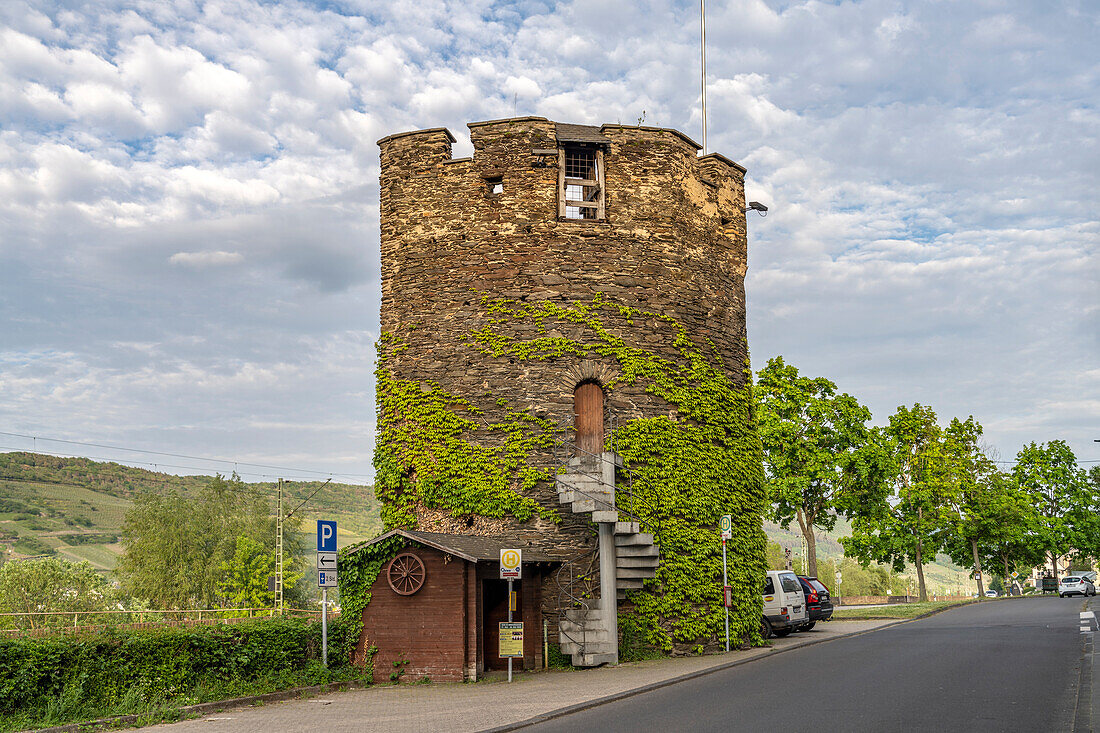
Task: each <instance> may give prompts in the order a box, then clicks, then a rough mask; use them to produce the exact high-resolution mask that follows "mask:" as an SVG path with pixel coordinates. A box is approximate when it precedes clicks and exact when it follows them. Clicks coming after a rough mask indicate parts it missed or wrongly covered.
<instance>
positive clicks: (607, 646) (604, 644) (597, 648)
mask: <svg viewBox="0 0 1100 733" xmlns="http://www.w3.org/2000/svg"><path fill="white" fill-rule="evenodd" d="M559 646H560V645H559ZM610 651H613V650H612V648H611V642H610V641H593V642H591V643H589V644H585V645H584V653H585V654H607V653H608V652H610ZM562 652H564V653H565V654H576V653H577V652H575V651H571V652H567V651H565V649H562Z"/></svg>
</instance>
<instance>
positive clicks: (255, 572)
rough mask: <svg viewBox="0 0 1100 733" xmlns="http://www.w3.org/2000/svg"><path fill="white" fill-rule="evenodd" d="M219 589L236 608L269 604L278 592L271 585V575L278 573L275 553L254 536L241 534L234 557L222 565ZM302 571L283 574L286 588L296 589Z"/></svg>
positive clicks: (270, 604) (286, 589)
mask: <svg viewBox="0 0 1100 733" xmlns="http://www.w3.org/2000/svg"><path fill="white" fill-rule="evenodd" d="M221 571H222V579H221V581H220V582H219V584H218V590H219V591H220V592H221V593H222V595H223V596H224V597H225V598H226V599H227V600H228V602H229V604H230V605H232V606H234V607H236V608H269V607H271V606H272V605H274V603H275V593H274V592H273V591H269V590H268V589H267V579H268V578H269V577H271V576H273V575H275V554H274V553H273V552H271V551H270V550H269V549H268V548H267V547H265V546H264V544H263V543H262V542H257V541H256V540H254V539H252V538H251V537H247V536H243V535H242V536H240V537H238V538H237V549H236V552H235V553H234V554H233V557H232V558H231V559H230V560H228V561H227V562H223V563H222V566H221ZM301 577H302V574H301V573H291V572H287V573H284V574H283V589H284V590H285V591H289V590H292V589H293V588H294V586H295V585H297V583H298V580H299V579H300V578H301Z"/></svg>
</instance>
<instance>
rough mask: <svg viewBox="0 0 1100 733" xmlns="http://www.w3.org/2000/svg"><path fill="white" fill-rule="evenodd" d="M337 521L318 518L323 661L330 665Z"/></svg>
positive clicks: (318, 582) (318, 563)
mask: <svg viewBox="0 0 1100 733" xmlns="http://www.w3.org/2000/svg"><path fill="white" fill-rule="evenodd" d="M337 563H338V561H337V558H336V522H333V521H329V520H324V519H318V520H317V585H319V586H321V662H322V663H323V664H324V665H325V666H326V667H327V666H328V589H329V587H330V586H331V587H333V588H335V587H337V585H336V584H337V572H338V568H337Z"/></svg>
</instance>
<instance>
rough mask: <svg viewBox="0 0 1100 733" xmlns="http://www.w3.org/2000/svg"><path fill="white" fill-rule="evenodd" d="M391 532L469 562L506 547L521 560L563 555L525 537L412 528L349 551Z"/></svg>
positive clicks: (490, 556)
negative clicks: (520, 538)
mask: <svg viewBox="0 0 1100 733" xmlns="http://www.w3.org/2000/svg"><path fill="white" fill-rule="evenodd" d="M394 535H399V536H401V537H404V538H406V539H409V540H412V541H413V542H416V543H417V544H421V545H426V546H428V547H434V548H435V549H437V550H439V551H440V552H445V553H447V554H448V555H455V556H456V557H461V558H462V559H463V560H467V561H469V562H478V561H479V560H492V561H497V560H499V559H500V551H501V550H505V549H509V548H517V549H520V550H522V551H523V561H524V562H561V561H562V560H564V559H565V558H564V557H558V556H557V555H560V552H553V551H547V549H546V548H543V547H541V546H538V545H535V544H534V543H532V542H530V541H528V540H516V539H508V538H502V537H481V536H477V535H465V534H444V533H442V532H422V531H420V530H414V529H394V530H390V531H389V532H386V533H385V534H383V535H379V536H378V537H375V538H374V539H372V540H367V541H366V542H364V543H363V544H361V545H359V547H356V548H355V549H353V550H351V552H357V551H358V550H360V549H362V548H364V547H369V546H370V545H373V544H375V543H376V542H381V541H382V540H385V539H388V538H390V537H393V536H394Z"/></svg>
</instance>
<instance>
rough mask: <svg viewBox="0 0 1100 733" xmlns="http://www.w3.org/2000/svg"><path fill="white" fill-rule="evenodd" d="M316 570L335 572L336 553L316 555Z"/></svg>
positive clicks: (319, 553)
mask: <svg viewBox="0 0 1100 733" xmlns="http://www.w3.org/2000/svg"><path fill="white" fill-rule="evenodd" d="M317 569H318V570H335V569H336V553H335V552H318V553H317Z"/></svg>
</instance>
